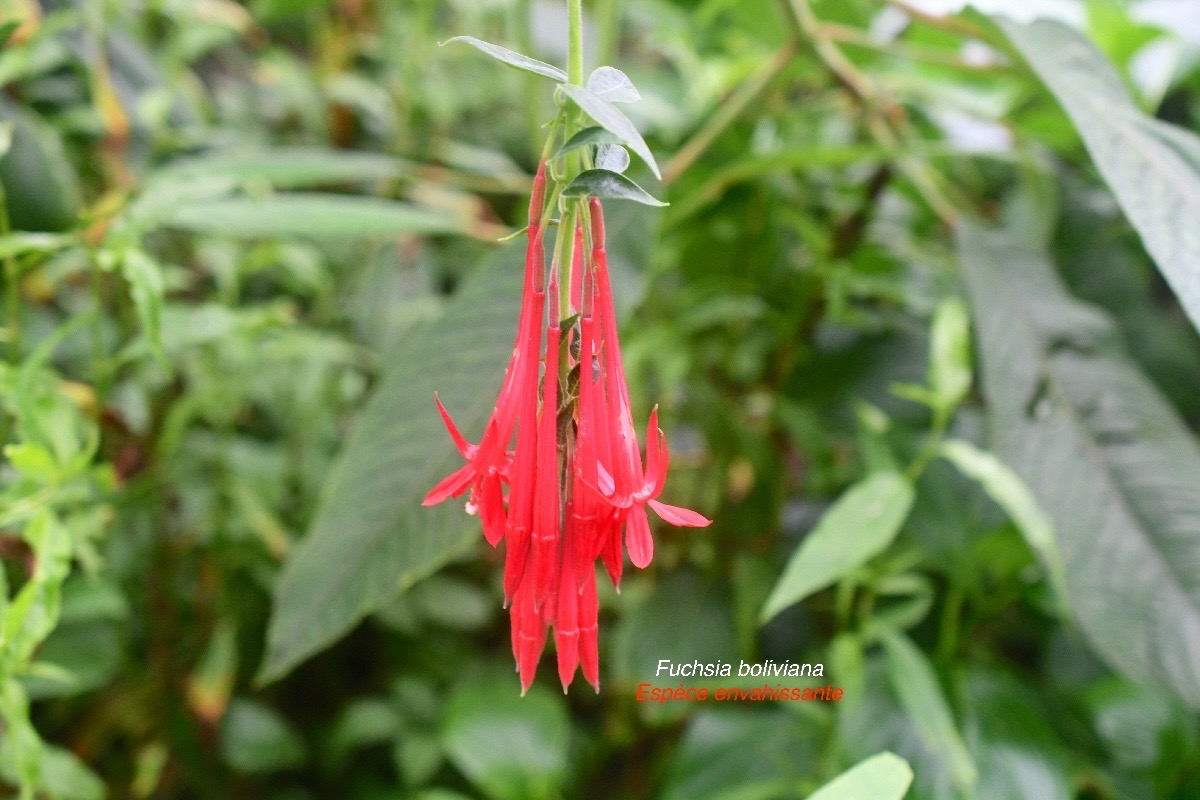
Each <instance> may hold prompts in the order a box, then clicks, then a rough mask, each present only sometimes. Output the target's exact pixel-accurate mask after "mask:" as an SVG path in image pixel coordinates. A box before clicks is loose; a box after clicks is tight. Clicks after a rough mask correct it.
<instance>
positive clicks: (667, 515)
mask: <svg viewBox="0 0 1200 800" xmlns="http://www.w3.org/2000/svg"><path fill="white" fill-rule="evenodd" d="M647 505H649V506H650V507H651V508H652V509H654V513H655V514H658V515H659V516H660V517H662V518H663V519H664V520H665V521H667V522H669V523H671V524H672V525H675V526H677V527H680V528H706V527H708V526H709V525H711V524H712V520H711V519H708V518H707V517H705V516H704V515H703V514H697V513H696V512H695V511H692V510H691V509H690V508H680V507H679V506H672V505H667V504H666V503H660V502H658V501H657V500H650V501H648V503H647Z"/></svg>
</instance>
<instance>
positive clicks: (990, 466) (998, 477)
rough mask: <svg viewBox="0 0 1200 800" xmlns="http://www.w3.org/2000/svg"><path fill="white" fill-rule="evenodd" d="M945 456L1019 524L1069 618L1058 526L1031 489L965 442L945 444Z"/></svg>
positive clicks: (989, 455)
mask: <svg viewBox="0 0 1200 800" xmlns="http://www.w3.org/2000/svg"><path fill="white" fill-rule="evenodd" d="M941 454H942V456H944V457H945V458H946V459H947V460H949V461H950V462H951V463H952V464H954V466H956V467H958V469H959V471H960V472H962V473H963V474H964V475H966V476H967V477H969V478H973V479H974V480H976V481H978V482H979V485H980V486H982V487H983V489H984V491H986V492H987V493H988V496H989V497H991V498H992V499H993V500H995V501H996V505H998V506H1000V507H1001V508H1002V509H1004V513H1006V514H1008V516H1009V518H1010V519H1012V521H1013V522H1014V523H1015V524H1016V526H1017V528H1018V529H1019V530H1020V531H1021V535H1022V536H1024V537H1025V541H1026V542H1027V543H1028V544H1029V547H1030V549H1031V550H1033V552H1035V553H1037V554H1038V557H1039V558H1040V559H1041V560H1042V564H1043V566H1045V568H1046V570H1047V571H1048V572H1049V574H1050V582H1051V584H1052V585H1053V586H1054V593H1055V595H1056V596H1057V597H1058V599H1059V603H1060V604H1061V607H1062V610H1063V613H1064V614H1066V613H1067V610H1068V608H1069V606H1068V600H1067V576H1066V573H1065V571H1064V569H1063V560H1062V554H1061V553H1060V552H1059V550H1058V540H1056V539H1055V538H1054V525H1053V524H1052V523H1051V522H1050V518H1049V517H1047V516H1046V512H1044V511H1042V507H1041V506H1040V505H1039V504H1038V501H1037V498H1036V497H1034V496H1033V493H1032V492H1031V491H1029V487H1027V486H1026V485H1025V483H1024V482H1023V481H1022V480H1021V479H1020V477H1018V476H1017V474H1016V473H1015V472H1013V471H1012V470H1011V469H1009V468H1008V467H1007V466H1005V465H1004V463H1003V462H1001V461H1000V459H998V458H996V457H995V456H994V455H992V454H991V453H988V452H985V451H983V450H980V449H979V448H978V447H976V446H975V445H973V444H971V443H970V442H965V441H962V440H961V439H951V440H949V441H946V442H943V443H942V446H941Z"/></svg>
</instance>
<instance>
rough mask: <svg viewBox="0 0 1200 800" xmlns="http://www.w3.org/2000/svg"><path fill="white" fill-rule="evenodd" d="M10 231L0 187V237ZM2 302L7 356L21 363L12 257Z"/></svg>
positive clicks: (16, 274)
mask: <svg viewBox="0 0 1200 800" xmlns="http://www.w3.org/2000/svg"><path fill="white" fill-rule="evenodd" d="M11 230H12V225H11V224H10V223H9V220H8V196H7V195H6V194H5V193H4V187H3V186H0V236H7V235H8V234H9V233H10V232H11ZM4 301H5V309H6V316H7V319H6V320H5V324H6V325H7V326H8V331H7V333H8V356H9V359H10V360H11V361H12V362H13V363H14V364H17V363H20V361H21V272H20V270H19V269H18V268H17V260H16V259H15V258H14V257H13V256H9V257H7V258H5V259H4Z"/></svg>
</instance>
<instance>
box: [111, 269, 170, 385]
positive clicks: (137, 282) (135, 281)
mask: <svg viewBox="0 0 1200 800" xmlns="http://www.w3.org/2000/svg"><path fill="white" fill-rule="evenodd" d="M121 275H122V276H124V278H125V280H126V281H128V283H129V294H130V296H131V297H132V298H133V307H134V309H135V310H136V311H137V316H138V322H139V323H141V326H142V335H143V336H145V337H146V341H147V342H148V343H149V345H150V350H151V352H153V353H154V354H155V356H157V358H158V360H159V362H160V363H161V364H163V366H164V367H165V366H166V365H167V357H166V355H165V354H164V353H163V347H162V303H163V292H164V285H163V275H162V267H161V266H159V264H158V262H157V261H155V260H154V259H153V258H151V257H150V255H149V254H148V253H147V252H146V251H145V250H140V249H137V248H131V249H130V250H128V251H126V253H125V257H124V258H122V259H121Z"/></svg>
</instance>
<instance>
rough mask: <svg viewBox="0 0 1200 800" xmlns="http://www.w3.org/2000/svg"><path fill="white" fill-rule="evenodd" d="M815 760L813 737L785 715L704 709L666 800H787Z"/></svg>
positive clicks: (684, 743) (671, 776)
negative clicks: (735, 799)
mask: <svg viewBox="0 0 1200 800" xmlns="http://www.w3.org/2000/svg"><path fill="white" fill-rule="evenodd" d="M815 755H816V737H815V735H814V732H813V731H812V730H811V729H809V728H807V727H806V726H802V725H799V724H797V722H796V719H795V717H793V716H792V715H791V714H788V713H786V712H784V711H779V710H774V709H771V710H764V711H762V712H759V711H747V710H741V709H739V710H732V709H731V710H707V709H705V710H703V711H700V712H699V713H697V714H696V715H695V716H693V717H692V720H691V722H690V723H689V724H688V727H687V731H686V733H684V735H683V739H682V740H681V741H680V743H679V748H678V749H677V750H676V752H675V757H674V759H673V760H672V762H671V766H670V769H669V770H668V772H667V777H666V788H665V790H664V791H663V793H662V798H663V800H734V798H764V799H765V798H772V797H787V796H789V795H790V794H791V787H794V786H795V784H796V783H797V782H798V781H800V780H802V779H803V777H804V776H805V775H807V774H808V773H809V770H810V769H811V767H812V762H813V759H814V757H815Z"/></svg>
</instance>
